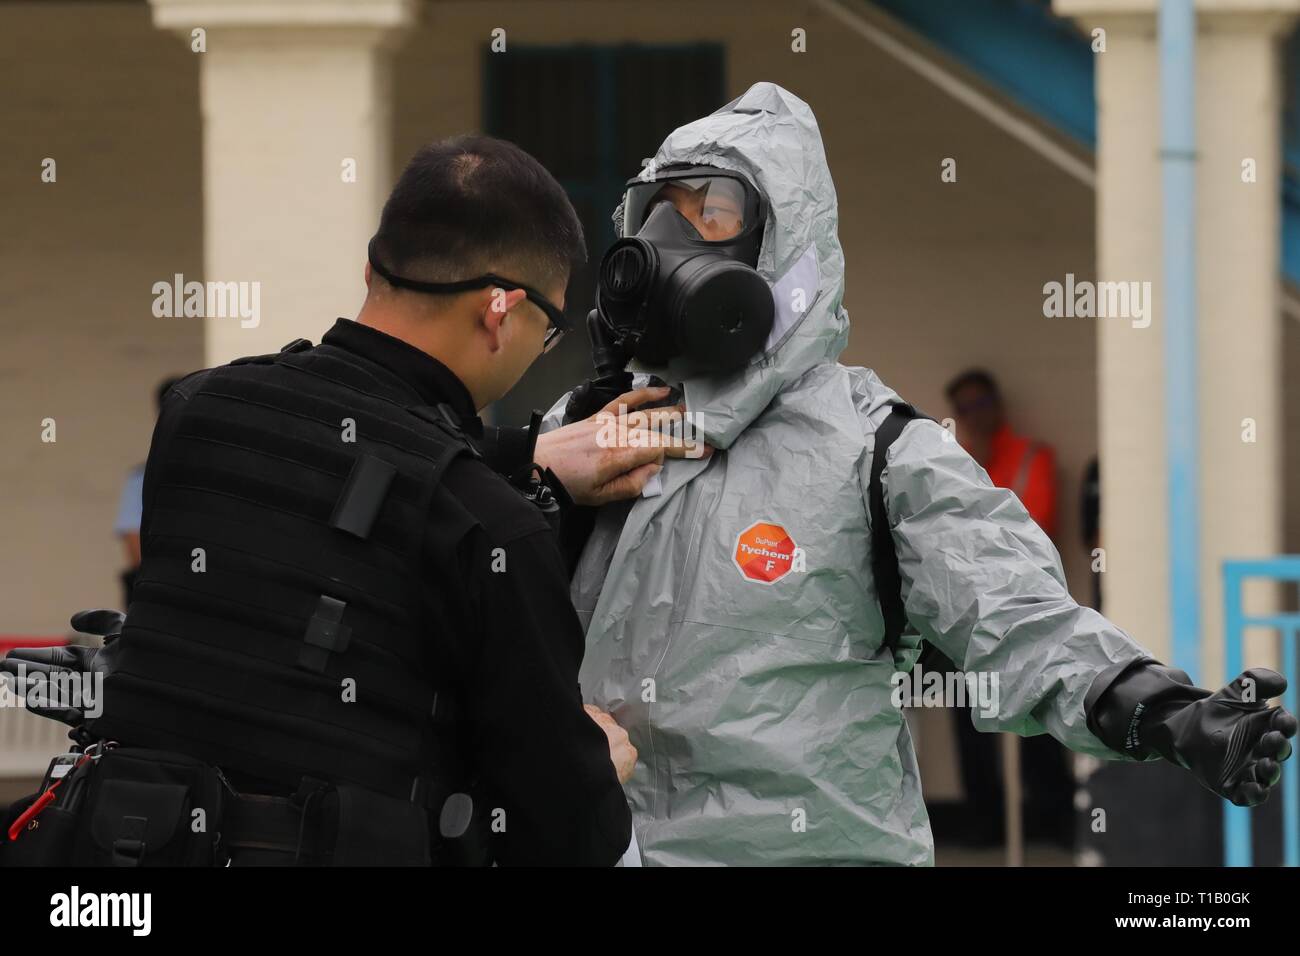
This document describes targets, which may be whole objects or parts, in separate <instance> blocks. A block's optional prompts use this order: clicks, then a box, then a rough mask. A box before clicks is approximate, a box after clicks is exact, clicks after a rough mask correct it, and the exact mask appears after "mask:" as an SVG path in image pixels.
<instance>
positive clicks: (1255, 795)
mask: <svg viewBox="0 0 1300 956" xmlns="http://www.w3.org/2000/svg"><path fill="white" fill-rule="evenodd" d="M1286 686H1287V685H1286V678H1285V677H1283V676H1282V675H1281V674H1279V673H1277V672H1276V671H1271V670H1268V669H1267V668H1264V667H1253V668H1251V669H1250V670H1248V671H1245V672H1244V673H1242V674H1241V675H1239V676H1238V677H1237V678H1236V680H1234V681H1233V682H1232V683H1230V684H1228V685H1227V686H1226V687H1224V688H1222V689H1221V690H1218V691H1215V692H1214V693H1211V692H1210V691H1208V690H1205V689H1204V688H1200V687H1194V686H1192V682H1191V679H1190V678H1189V677H1188V676H1187V675H1186V674H1185V673H1184V672H1182V671H1180V670H1176V669H1174V668H1172V667H1165V666H1164V665H1163V664H1159V663H1157V662H1155V661H1144V662H1140V663H1137V664H1134V665H1131V666H1130V667H1129V668H1128V669H1127V670H1124V671H1123V672H1122V673H1121V674H1120V676H1119V677H1117V678H1116V679H1115V680H1114V681H1113V682H1111V683H1110V684H1109V686H1107V687H1106V688H1105V689H1104V691H1102V692H1101V694H1100V695H1099V696H1098V697H1097V698H1096V700H1095V702H1093V703H1091V704H1090V705H1089V706H1088V726H1089V727H1090V728H1091V729H1092V732H1093V733H1094V734H1096V735H1097V737H1098V738H1100V739H1101V740H1102V742H1103V743H1105V744H1106V745H1107V746H1109V747H1110V748H1111V749H1113V750H1118V751H1120V752H1122V753H1127V754H1129V755H1131V756H1133V757H1136V758H1137V759H1139V760H1146V759H1149V758H1151V757H1153V756H1160V757H1163V758H1165V759H1166V760H1169V761H1171V762H1173V763H1176V764H1178V765H1179V766H1180V767H1184V768H1186V769H1187V770H1190V771H1191V772H1192V775H1193V776H1194V777H1196V779H1197V780H1199V781H1200V782H1201V783H1202V784H1203V785H1204V786H1206V787H1208V788H1209V789H1210V790H1213V791H1214V792H1215V793H1217V794H1218V795H1219V796H1221V797H1223V798H1224V799H1226V800H1230V801H1232V802H1233V803H1234V804H1236V805H1237V806H1239V807H1253V806H1255V805H1257V804H1260V803H1263V802H1264V801H1265V800H1267V799H1268V794H1269V790H1270V789H1271V788H1272V787H1273V786H1275V785H1276V784H1277V782H1278V781H1279V780H1280V779H1281V778H1282V768H1281V766H1280V764H1281V762H1282V761H1283V760H1286V759H1287V758H1288V757H1289V756H1291V742H1290V740H1289V739H1288V738H1290V737H1293V736H1295V732H1296V719H1295V717H1294V716H1293V715H1292V714H1291V713H1290V712H1289V711H1287V710H1286V709H1285V708H1282V707H1269V706H1268V705H1267V704H1266V701H1268V700H1269V699H1270V698H1273V697H1277V696H1279V695H1280V694H1282V692H1283V691H1285V690H1286ZM1088 696H1089V698H1090V699H1091V698H1092V697H1093V694H1092V693H1089V695H1088Z"/></svg>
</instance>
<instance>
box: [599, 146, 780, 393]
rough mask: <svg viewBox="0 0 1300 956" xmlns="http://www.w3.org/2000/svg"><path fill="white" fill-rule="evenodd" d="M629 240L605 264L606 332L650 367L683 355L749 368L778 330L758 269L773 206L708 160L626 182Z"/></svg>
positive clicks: (721, 367)
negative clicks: (765, 231) (760, 251)
mask: <svg viewBox="0 0 1300 956" xmlns="http://www.w3.org/2000/svg"><path fill="white" fill-rule="evenodd" d="M623 216H624V220H623V223H624V224H623V236H622V238H620V239H619V240H618V241H616V242H615V243H614V245H613V246H611V247H610V249H609V251H608V252H606V253H605V256H604V258H603V259H602V260H601V263H600V276H599V284H598V287H597V296H596V308H597V313H598V322H599V323H600V325H601V326H602V329H601V332H602V334H603V336H604V337H605V338H606V340H607V341H609V342H610V343H611V344H613V345H615V346H617V347H618V348H620V349H621V350H622V351H623V352H624V353H625V354H627V355H628V356H630V357H633V358H636V359H638V360H639V361H641V362H642V363H644V364H646V365H650V366H663V365H665V364H667V362H668V361H669V360H670V359H675V358H682V359H685V360H687V361H688V362H689V363H690V365H691V367H692V368H694V369H698V370H700V371H703V372H710V373H726V372H732V371H735V370H737V369H739V368H741V367H743V366H744V365H746V364H747V363H748V362H749V361H750V359H752V358H753V357H754V356H755V355H756V354H757V353H758V352H759V351H760V350H761V349H762V347H763V344H764V343H765V342H766V341H767V337H768V335H769V334H770V333H771V331H772V321H773V317H774V313H775V305H774V303H773V301H772V289H771V287H770V286H769V285H768V284H767V282H766V281H765V280H764V279H763V277H762V276H760V275H759V274H758V272H757V271H756V270H755V266H756V264H757V262H758V252H759V248H760V247H761V245H762V241H763V227H764V224H765V222H766V220H767V202H766V199H765V198H764V197H763V195H762V194H761V193H760V192H759V191H758V190H757V189H756V188H755V187H754V186H753V184H751V183H750V182H749V181H748V180H747V179H745V177H743V176H741V175H739V174H738V173H733V172H730V171H728V170H723V169H716V168H714V167H711V166H693V167H684V168H679V169H667V170H664V171H662V172H661V173H660V174H659V175H658V176H656V177H655V178H654V179H653V180H651V181H648V182H647V181H643V180H641V179H632V180H629V182H628V184H627V192H626V194H625V196H624V201H623Z"/></svg>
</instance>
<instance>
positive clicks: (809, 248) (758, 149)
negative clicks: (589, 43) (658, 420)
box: [614, 83, 849, 448]
mask: <svg viewBox="0 0 1300 956" xmlns="http://www.w3.org/2000/svg"><path fill="white" fill-rule="evenodd" d="M671 165H688V166H716V167H718V168H720V169H727V170H731V171H733V172H737V173H740V174H741V175H743V176H745V177H746V178H747V179H749V181H750V182H751V183H753V184H754V185H756V186H757V187H758V188H759V189H760V190H762V191H763V193H764V194H766V196H767V199H768V214H767V222H766V223H765V224H764V231H763V243H762V246H761V248H760V249H759V254H758V264H757V268H758V272H759V274H760V275H761V276H762V277H763V278H764V279H765V280H767V283H768V285H770V286H771V287H772V295H773V298H774V300H775V305H776V312H775V319H774V322H773V326H772V333H771V335H770V336H769V337H768V340H767V343H766V345H765V346H764V348H763V351H762V352H760V353H759V354H758V355H757V356H755V357H754V359H752V360H751V361H750V363H749V364H748V365H747V366H745V367H744V368H743V369H741V370H740V371H739V372H735V373H733V374H730V375H727V376H725V377H719V376H716V375H701V374H692V373H691V372H690V371H689V370H685V369H683V368H681V367H680V366H678V365H676V364H674V363H670V364H669V366H668V367H667V369H659V368H651V367H648V366H634V368H638V369H640V370H643V371H647V372H651V373H653V374H656V375H658V376H659V377H660V378H662V379H664V380H665V381H668V382H673V383H681V385H682V387H683V391H684V393H685V402H686V409H687V411H688V412H689V413H690V415H691V416H692V419H693V421H694V422H695V423H696V424H697V426H698V427H699V430H700V431H701V432H702V433H703V435H704V438H705V439H706V440H707V441H708V442H709V443H710V444H712V445H714V446H715V447H717V448H727V447H729V446H730V445H731V443H732V442H733V441H735V439H736V436H738V435H739V434H740V433H741V432H742V431H744V430H745V428H746V427H747V426H748V425H749V423H750V422H752V421H753V420H754V419H755V418H756V417H757V416H758V414H759V413H760V412H761V411H762V410H763V409H764V408H765V407H766V406H767V405H768V403H769V402H771V400H772V399H773V398H774V397H775V396H776V395H777V394H778V393H779V392H780V391H781V390H782V389H783V388H784V387H785V386H786V385H787V384H788V383H789V382H792V381H794V380H795V379H798V378H799V377H800V376H802V375H803V374H804V373H806V372H807V371H808V370H809V369H811V368H813V367H814V366H815V365H817V364H819V363H821V362H826V361H834V359H835V358H836V357H837V356H838V355H839V354H840V352H841V351H843V349H844V346H845V344H846V343H847V341H848V330H849V317H848V314H847V313H846V312H845V311H844V309H843V307H842V305H841V303H842V302H843V299H844V253H843V252H842V251H841V249H840V240H839V235H838V228H839V210H838V206H837V203H836V199H835V185H834V183H832V182H831V174H830V169H829V167H828V166H827V164H826V152H825V150H824V149H823V148H822V137H821V130H819V129H818V128H817V120H816V118H815V117H814V116H813V113H812V110H811V109H810V108H809V107H808V104H807V103H805V102H804V101H803V100H801V99H799V97H797V96H795V95H794V94H792V93H790V92H788V91H786V90H784V89H782V88H781V87H779V86H777V85H776V84H774V83H755V84H754V85H753V86H751V87H750V88H749V90H748V91H747V92H746V93H745V94H744V95H743V96H741V97H740V98H738V99H735V100H732V101H731V102H730V103H728V104H727V105H726V106H724V107H722V108H721V109H719V110H717V111H716V112H714V113H711V114H710V115H708V116H705V117H703V118H702V119H698V120H696V121H695V122H693V123H688V124H686V125H685V126H682V127H679V128H678V129H676V130H674V131H673V132H672V133H670V134H669V135H668V138H667V139H665V140H664V142H663V145H661V146H660V147H659V150H658V152H656V153H655V155H654V157H653V158H652V160H651V161H650V163H649V164H648V165H647V166H646V167H645V169H643V170H642V174H641V175H642V178H645V179H650V178H653V172H654V170H658V169H663V168H665V167H667V166H671ZM622 216H623V207H622V205H621V204H620V206H619V208H618V209H617V210H616V211H615V213H614V222H615V226H616V227H617V229H618V232H619V233H621V232H622Z"/></svg>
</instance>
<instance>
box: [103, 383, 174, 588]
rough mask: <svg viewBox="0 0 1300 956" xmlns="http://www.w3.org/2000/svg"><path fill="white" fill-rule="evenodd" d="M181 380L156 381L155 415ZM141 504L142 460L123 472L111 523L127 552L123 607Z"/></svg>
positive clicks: (134, 562)
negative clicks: (115, 518) (124, 476)
mask: <svg viewBox="0 0 1300 956" xmlns="http://www.w3.org/2000/svg"><path fill="white" fill-rule="evenodd" d="M179 381H180V377H179V376H175V375H173V376H169V377H167V378H165V379H163V380H162V381H161V382H159V383H158V387H157V389H156V391H155V393H154V417H155V418H157V417H158V415H157V413H158V412H160V411H162V405H163V399H164V398H165V397H166V396H167V390H168V389H170V388H171V387H172V386H173V385H175V384H176V383H177V382H179ZM143 506H144V462H140V464H138V465H136V466H135V467H134V468H132V469H131V470H130V471H129V472H127V475H126V481H125V483H123V485H122V494H121V495H120V496H119V497H118V502H117V520H116V521H115V522H114V523H113V533H114V534H116V535H117V537H118V540H119V541H121V542H122V551H123V552H124V554H125V555H126V567H125V568H123V569H122V574H121V581H122V607H129V606H130V604H131V589H132V588H133V587H134V586H135V576H136V574H137V573H138V572H139V570H140V511H141V509H142V508H143Z"/></svg>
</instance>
